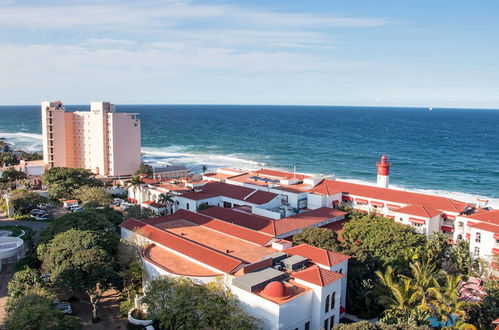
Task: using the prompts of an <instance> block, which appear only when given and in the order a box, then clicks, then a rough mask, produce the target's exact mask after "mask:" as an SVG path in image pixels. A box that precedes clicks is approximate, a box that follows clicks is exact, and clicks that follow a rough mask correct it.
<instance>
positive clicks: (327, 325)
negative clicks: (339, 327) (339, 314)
mask: <svg viewBox="0 0 499 330" xmlns="http://www.w3.org/2000/svg"><path fill="white" fill-rule="evenodd" d="M328 328H329V318H327V319H325V320H324V329H325V330H328Z"/></svg>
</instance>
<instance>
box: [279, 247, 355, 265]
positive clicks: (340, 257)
mask: <svg viewBox="0 0 499 330" xmlns="http://www.w3.org/2000/svg"><path fill="white" fill-rule="evenodd" d="M284 252H286V253H287V254H291V255H300V256H302V257H305V258H308V259H310V260H312V261H313V262H314V263H317V264H321V265H324V266H327V267H332V266H334V265H337V264H339V263H341V262H343V261H345V260H348V259H350V257H349V256H347V255H345V254H341V253H338V252H333V251H328V250H325V249H321V248H318V247H315V246H311V245H308V244H305V243H304V244H300V245H297V246H293V247H290V248H289V249H286V250H284Z"/></svg>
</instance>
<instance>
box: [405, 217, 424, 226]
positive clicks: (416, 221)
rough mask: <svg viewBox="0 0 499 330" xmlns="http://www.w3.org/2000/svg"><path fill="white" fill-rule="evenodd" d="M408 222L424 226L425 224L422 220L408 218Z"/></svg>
mask: <svg viewBox="0 0 499 330" xmlns="http://www.w3.org/2000/svg"><path fill="white" fill-rule="evenodd" d="M409 222H412V223H420V224H423V225H424V224H425V223H426V220H423V219H416V218H409Z"/></svg>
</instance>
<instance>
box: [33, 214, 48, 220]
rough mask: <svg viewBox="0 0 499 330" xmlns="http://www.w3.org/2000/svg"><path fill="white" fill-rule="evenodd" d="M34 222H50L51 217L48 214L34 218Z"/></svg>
mask: <svg viewBox="0 0 499 330" xmlns="http://www.w3.org/2000/svg"><path fill="white" fill-rule="evenodd" d="M35 220H52V216H51V215H50V214H48V213H45V214H42V215H38V216H35Z"/></svg>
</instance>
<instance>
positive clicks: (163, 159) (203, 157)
mask: <svg viewBox="0 0 499 330" xmlns="http://www.w3.org/2000/svg"><path fill="white" fill-rule="evenodd" d="M0 138H5V139H6V140H7V142H9V143H11V144H13V146H14V148H16V149H17V148H19V149H23V150H26V151H31V152H33V151H41V150H42V135H41V134H35V133H25V132H18V133H7V132H0ZM207 149H209V150H211V149H216V148H207ZM188 150H189V146H171V147H165V148H150V147H143V148H142V152H143V158H144V160H145V161H146V162H149V163H156V164H172V165H186V166H189V167H191V168H192V169H195V170H199V168H200V167H201V166H202V165H207V166H208V168H209V169H215V168H218V167H234V168H242V169H246V170H255V169H259V168H261V167H264V166H265V163H263V162H258V161H254V160H251V159H248V158H251V157H245V155H241V154H237V153H234V154H228V155H216V154H210V153H199V152H189V151H188ZM255 158H256V157H255ZM259 158H262V159H265V158H268V157H259ZM279 170H289V169H282V168H281V169H279ZM306 174H309V175H314V174H313V173H306ZM337 179H338V180H342V181H348V182H352V183H360V184H366V185H372V186H375V185H376V184H375V183H374V182H370V181H364V180H357V179H344V178H337ZM390 188H393V189H399V190H405V191H412V192H418V193H423V194H429V195H436V196H443V197H447V198H452V199H456V200H460V201H464V202H469V203H475V202H476V200H477V198H485V199H488V200H489V204H488V205H489V206H491V207H493V208H495V209H499V198H489V197H487V196H482V195H474V194H469V193H464V192H455V191H446V190H431V189H406V188H404V187H402V186H398V185H393V184H391V185H390Z"/></svg>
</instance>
